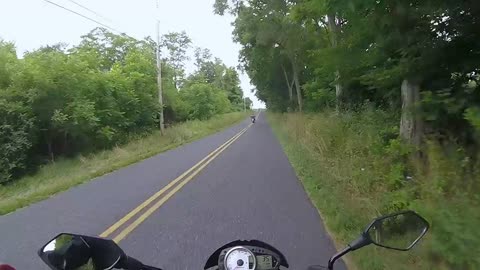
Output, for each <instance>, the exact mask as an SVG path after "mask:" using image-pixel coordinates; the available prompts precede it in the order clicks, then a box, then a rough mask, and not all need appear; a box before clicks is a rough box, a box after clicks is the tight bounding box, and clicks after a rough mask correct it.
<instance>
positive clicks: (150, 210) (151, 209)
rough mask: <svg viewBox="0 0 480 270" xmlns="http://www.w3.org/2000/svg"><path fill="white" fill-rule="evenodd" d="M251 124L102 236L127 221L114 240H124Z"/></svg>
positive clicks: (109, 233) (115, 229) (117, 228)
mask: <svg viewBox="0 0 480 270" xmlns="http://www.w3.org/2000/svg"><path fill="white" fill-rule="evenodd" d="M251 125H252V124H249V125H248V126H247V127H246V128H244V129H242V130H241V131H240V132H239V133H237V134H236V135H235V136H233V137H232V138H230V139H229V140H228V141H226V142H225V143H224V144H222V145H220V146H219V147H218V148H217V149H215V150H213V151H212V152H211V153H210V154H208V155H207V156H206V157H205V158H203V159H202V160H200V161H199V162H198V163H197V164H195V165H194V166H193V167H191V168H190V169H188V170H187V171H186V172H184V173H183V174H181V175H180V176H178V177H177V178H175V179H174V180H173V181H172V182H170V183H169V184H168V185H166V186H165V187H164V188H162V189H161V190H159V191H158V192H157V193H155V194H153V195H152V196H151V197H150V198H148V199H147V200H145V201H144V202H143V203H141V204H140V205H139V206H137V207H136V208H135V209H133V210H132V211H130V212H129V213H128V214H126V215H125V216H124V217H123V218H121V219H120V220H119V221H117V222H115V224H113V225H112V226H110V227H109V228H108V229H107V230H106V231H104V232H103V233H101V234H100V237H109V236H111V235H112V234H113V233H114V232H116V231H117V230H119V228H121V227H122V226H123V225H125V224H126V223H129V224H128V225H125V226H123V227H124V228H123V229H121V230H119V231H120V232H119V233H118V234H117V235H116V236H115V237H114V238H113V241H115V242H116V243H118V242H120V241H122V239H124V238H125V237H126V236H127V235H128V234H130V233H131V232H132V231H133V230H134V229H135V228H137V227H138V226H139V225H140V224H141V223H142V222H144V221H145V220H146V219H147V218H148V217H149V216H150V215H151V214H153V213H154V212H155V210H157V209H158V208H160V206H162V205H163V204H164V203H165V202H166V201H167V200H168V199H170V198H171V197H172V196H173V195H175V193H177V192H178V191H179V190H180V189H181V188H182V187H183V186H185V185H186V184H187V183H188V182H190V181H191V180H192V179H193V178H194V177H195V176H196V175H197V174H199V173H200V172H201V171H202V170H203V169H204V168H205V167H206V166H207V165H208V164H209V163H210V162H212V161H213V160H214V159H215V158H216V157H217V156H218V155H220V153H222V152H223V151H225V149H227V148H228V147H229V146H230V145H231V144H232V143H234V142H235V141H236V140H237V139H238V138H240V136H242V135H243V133H245V132H246V131H247V130H248V128H250V126H251ZM182 180H183V181H182ZM180 181H181V182H180ZM179 182H180V183H179ZM177 183H179V184H178V185H177ZM175 185H176V186H175ZM172 187H173V188H172ZM170 189H171V190H170ZM168 190H170V191H169V192H168V193H167V194H165V196H163V197H161V196H162V195H163V194H164V193H165V192H167V191H168ZM160 197H161V198H160ZM159 198H160V199H159ZM157 199H159V200H157ZM155 201H156V202H155ZM154 202H155V203H154ZM152 203H154V204H153V205H152ZM150 205H151V206H150ZM147 207H148V208H147ZM145 208H147V209H146V210H145V211H144V209H145ZM142 211H143V213H141V212H142ZM140 213H141V215H140ZM136 216H138V217H137V218H135V217H136ZM132 220H133V221H132Z"/></svg>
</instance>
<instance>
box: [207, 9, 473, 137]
mask: <svg viewBox="0 0 480 270" xmlns="http://www.w3.org/2000/svg"><path fill="white" fill-rule="evenodd" d="M214 9H215V12H216V13H218V14H223V13H224V12H230V13H232V14H233V15H235V16H236V20H235V22H234V26H235V30H234V33H233V35H234V39H235V40H236V41H237V42H238V43H240V44H241V45H242V50H241V57H240V61H241V63H242V66H243V68H244V69H245V70H246V72H247V73H248V74H249V76H250V78H251V80H252V83H253V84H254V85H255V86H256V88H257V96H258V98H259V99H261V100H263V101H265V102H266V104H267V106H268V108H270V109H273V110H278V111H288V110H300V111H301V110H304V111H319V110H322V109H324V108H325V107H329V106H336V108H337V110H339V111H341V110H348V109H356V108H358V107H359V105H362V104H364V103H366V102H367V103H372V104H373V105H374V106H376V107H377V108H385V109H392V110H396V111H398V112H399V114H398V115H399V120H400V115H401V125H400V130H399V134H400V135H401V136H402V137H403V138H404V139H406V141H408V142H411V143H414V144H416V145H417V146H419V145H420V144H421V141H422V138H423V135H424V134H442V135H447V136H453V137H455V138H456V139H460V140H461V141H462V142H464V143H471V142H472V140H474V139H475V136H476V135H475V133H474V125H475V123H477V124H478V121H479V120H478V119H479V117H480V115H479V113H478V112H479V105H478V104H479V102H480V91H479V88H480V86H479V64H478V63H479V60H480V31H478V29H480V22H479V19H480V4H479V3H478V1H473V0H467V1H451V0H436V1H398V0H381V1H370V0H362V1H352V0H217V1H216V3H215V6H214ZM477 139H478V137H477Z"/></svg>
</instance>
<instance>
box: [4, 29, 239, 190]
mask: <svg viewBox="0 0 480 270" xmlns="http://www.w3.org/2000/svg"><path fill="white" fill-rule="evenodd" d="M156 46H160V47H161V48H162V49H163V55H162V58H163V60H162V66H163V68H162V77H163V80H162V86H163V89H164V91H163V93H164V94H163V95H164V98H165V102H164V112H165V121H166V122H167V124H172V123H174V122H179V121H186V120H190V119H208V118H210V117H212V116H213V115H215V114H220V113H226V112H231V111H239V110H242V109H243V100H242V98H243V94H242V91H241V88H240V81H239V77H238V73H237V71H236V70H235V69H234V68H231V67H227V66H225V64H223V63H222V61H221V60H220V59H218V58H215V59H212V56H211V54H208V55H199V56H198V59H196V60H197V63H198V64H197V70H196V71H195V72H194V73H193V74H192V75H190V76H189V77H188V78H185V62H186V61H187V60H188V58H187V56H186V55H187V50H188V49H189V47H190V46H191V40H190V38H189V37H188V36H187V34H186V33H185V32H181V33H168V34H166V35H164V36H163V37H162V43H161V44H156V42H154V41H153V40H152V39H151V38H145V39H143V40H135V39H132V38H130V37H128V36H125V35H116V34H113V33H111V32H109V31H107V30H106V29H103V28H96V29H94V30H92V31H91V32H90V33H88V34H86V35H84V36H82V39H81V41H80V43H79V44H78V45H75V46H72V47H70V48H68V49H67V46H66V45H64V44H56V45H52V46H46V47H42V48H39V49H37V50H34V51H31V52H28V53H26V54H25V55H24V57H23V58H21V59H20V58H18V57H17V55H16V50H15V46H14V45H13V43H10V42H6V41H0V141H1V146H0V168H1V169H0V183H1V182H4V181H7V180H10V179H14V178H15V177H16V176H18V175H20V174H22V173H24V172H25V171H27V170H28V169H33V168H35V166H36V165H38V164H42V163H44V162H46V161H48V160H54V159H55V158H56V157H57V156H72V155H75V154H77V153H81V152H82V153H85V152H90V151H95V150H97V149H102V148H107V147H111V146H114V145H115V144H118V143H123V142H125V141H126V140H127V138H128V137H129V135H130V134H138V133H143V132H148V131H151V130H153V129H156V128H157V127H158V121H159V120H158V112H159V110H160V109H161V108H160V107H159V105H158V90H157V71H156V64H155V60H156V58H155V50H156ZM204 51H205V50H204Z"/></svg>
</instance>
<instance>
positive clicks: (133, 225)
mask: <svg viewBox="0 0 480 270" xmlns="http://www.w3.org/2000/svg"><path fill="white" fill-rule="evenodd" d="M250 126H251V124H250V125H249V126H248V127H247V128H246V129H244V130H243V131H242V132H241V133H240V134H239V135H238V136H237V137H236V138H235V139H234V140H232V141H230V142H228V144H227V145H226V146H225V147H224V148H222V149H221V150H220V151H218V152H217V153H216V154H215V155H213V156H212V157H211V158H210V159H209V160H208V161H207V162H205V163H204V164H203V165H202V166H200V168H198V169H197V170H196V171H195V172H193V173H192V174H191V175H190V176H188V177H187V178H185V180H183V181H182V182H181V183H180V184H178V185H177V186H176V187H175V188H174V189H172V190H171V191H170V192H169V193H167V195H165V197H163V198H162V199H160V200H159V201H158V202H157V203H155V204H154V205H153V206H152V207H150V208H149V209H148V210H146V211H145V212H144V213H143V214H142V215H141V216H140V217H138V219H136V220H135V221H133V222H132V223H131V224H130V225H128V227H126V228H125V229H124V230H123V231H121V232H120V233H119V234H118V235H117V236H116V237H115V238H113V241H115V243H118V242H120V241H122V239H124V238H125V237H126V236H127V235H128V234H130V233H131V232H132V231H133V230H134V229H135V228H137V227H138V225H140V224H141V223H142V222H144V221H145V220H146V219H147V218H148V217H149V216H150V215H151V214H153V212H155V211H156V210H157V209H158V208H160V206H162V205H163V204H164V203H165V202H166V201H168V199H170V198H171V197H172V196H173V195H175V193H177V192H178V191H179V190H180V189H181V188H182V187H183V186H185V185H186V184H187V183H188V182H190V181H191V180H192V179H193V178H194V177H195V176H196V175H197V174H199V173H200V172H201V171H202V170H203V169H204V168H205V167H206V166H207V165H208V164H209V163H210V162H212V161H213V160H214V159H215V158H216V157H217V156H218V155H220V154H221V153H222V152H223V151H225V149H227V148H228V147H229V146H230V145H231V144H232V143H234V142H235V141H236V140H237V139H238V138H240V136H241V135H242V134H243V133H245V132H246V131H247V129H248V128H249V127H250Z"/></svg>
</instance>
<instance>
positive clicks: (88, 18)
mask: <svg viewBox="0 0 480 270" xmlns="http://www.w3.org/2000/svg"><path fill="white" fill-rule="evenodd" d="M43 1H45V2H47V3H49V4H52V5H54V6H57V7H59V8H62V9H65V10H66V11H69V12H72V13H74V14H76V15H78V16H80V17H83V18H85V19H87V20H89V21H92V22H94V23H97V24H99V25H101V26H103V27H105V28H108V29H110V30H112V31H114V32H117V33H119V34H123V35H126V36H128V35H127V34H125V33H122V32H121V31H118V30H117V29H115V28H113V27H110V26H108V25H106V24H104V23H101V22H99V21H97V20H95V19H92V18H90V17H87V16H85V15H83V14H81V13H79V12H76V11H74V10H71V9H69V8H66V7H64V6H62V5H59V4H57V3H54V2H52V1H50V0H43ZM129 37H130V36H129ZM131 38H132V37H131Z"/></svg>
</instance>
